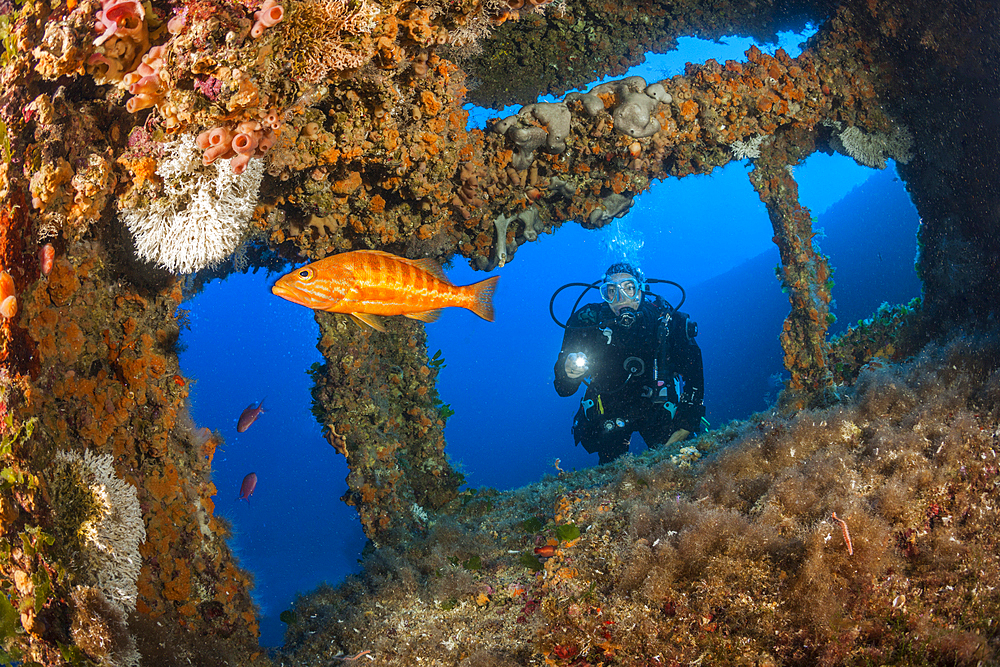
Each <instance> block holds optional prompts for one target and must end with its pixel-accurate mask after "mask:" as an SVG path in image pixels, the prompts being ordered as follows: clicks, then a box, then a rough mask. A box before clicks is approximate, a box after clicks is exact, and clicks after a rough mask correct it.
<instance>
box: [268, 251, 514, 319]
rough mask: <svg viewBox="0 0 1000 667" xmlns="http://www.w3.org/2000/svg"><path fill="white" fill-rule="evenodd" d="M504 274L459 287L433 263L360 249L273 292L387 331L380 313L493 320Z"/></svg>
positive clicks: (299, 272) (300, 273)
mask: <svg viewBox="0 0 1000 667" xmlns="http://www.w3.org/2000/svg"><path fill="white" fill-rule="evenodd" d="M499 279H500V276H493V277H492V278H487V279H486V280H483V281H480V282H478V283H475V284H473V285H459V286H456V285H453V284H452V283H451V281H450V280H448V277H447V276H445V275H444V271H442V270H441V266H440V265H439V264H438V263H437V262H435V261H434V260H432V259H406V258H405V257H397V256H396V255H391V254H389V253H387V252H381V251H378V250H355V251H353V252H344V253H340V254H338V255H332V256H330V257H327V258H326V259H321V260H319V261H318V262H313V263H312V264H307V265H305V266H303V267H302V268H300V269H296V270H295V271H292V272H291V273H288V274H286V275H284V276H282V277H281V278H278V280H277V282H275V283H274V287H272V288H271V292H273V293H274V294H275V295H277V296H280V297H281V298H283V299H288V300H289V301H291V302H292V303H297V304H299V305H300V306H306V307H307V308H312V309H314V310H325V311H327V312H330V313H344V314H347V315H350V316H351V317H353V318H354V319H356V320H358V321H360V322H362V323H364V324H367V325H368V326H370V327H373V328H375V329H378V330H379V331H385V329H384V328H383V327H382V324H381V323H380V322H379V319H378V316H379V315H405V316H406V317H411V318H413V319H415V320H421V321H423V322H433V321H434V320H436V319H437V318H438V317H439V316H440V315H441V309H442V308H448V307H451V306H456V307H459V308H467V309H469V310H471V311H472V312H474V313H475V314H476V315H478V316H479V317H481V318H483V319H484V320H488V321H490V322H492V321H493V291H494V290H495V289H496V284H497V281H498V280H499Z"/></svg>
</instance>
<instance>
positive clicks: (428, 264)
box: [355, 250, 454, 287]
mask: <svg viewBox="0 0 1000 667" xmlns="http://www.w3.org/2000/svg"><path fill="white" fill-rule="evenodd" d="M355 252H358V253H365V254H366V255H379V256H381V257H388V258H389V259H391V260H393V261H396V262H402V263H403V264H409V265H410V266H415V267H417V268H418V269H420V270H421V271H426V272H427V273H429V274H431V275H432V276H434V277H435V278H437V279H438V280H441V281H443V282H444V283H446V284H448V285H452V286H453V287H454V285H453V284H452V282H451V281H450V280H448V276H446V275H445V274H444V269H442V268H441V264H440V263H439V262H437V261H436V260H433V259H431V258H430V257H425V258H423V259H410V258H408V257H401V256H399V255H393V254H392V253H391V252H385V251H384V250H357V251H355Z"/></svg>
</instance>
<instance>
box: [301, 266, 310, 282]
mask: <svg viewBox="0 0 1000 667" xmlns="http://www.w3.org/2000/svg"><path fill="white" fill-rule="evenodd" d="M312 278H313V270H312V269H299V279H300V280H305V281H309V280H312Z"/></svg>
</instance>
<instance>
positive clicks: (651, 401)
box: [555, 293, 705, 463]
mask: <svg viewBox="0 0 1000 667" xmlns="http://www.w3.org/2000/svg"><path fill="white" fill-rule="evenodd" d="M661 304H662V302H661V301H660V300H659V299H658V298H657V297H654V296H651V295H650V294H648V293H647V294H646V295H644V298H643V300H642V303H641V304H640V306H639V310H638V311H636V313H635V315H636V317H635V321H634V322H633V323H632V324H631V326H628V327H626V326H623V324H622V323H620V322H619V321H618V320H616V318H615V314H614V312H613V311H612V310H611V307H610V306H608V305H607V304H605V303H600V304H597V303H592V304H588V305H586V306H584V307H583V308H580V309H579V310H578V311H576V312H575V313H573V316H572V317H570V319H569V321H568V322H567V323H566V334H565V336H564V337H563V345H562V350H561V351H560V352H559V359H558V360H557V361H556V368H555V373H556V379H555V388H556V392H557V393H558V394H559V395H560V396H570V395H572V394H573V393H574V392H576V390H577V389H578V388H579V387H580V382H581V381H582V380H583V378H582V377H581V378H576V379H572V378H570V377H568V376H567V375H566V356H567V355H569V354H571V353H573V352H583V353H584V354H586V355H587V360H588V364H589V374H590V375H591V378H592V379H591V382H590V386H589V387H587V392H586V393H585V394H584V397H583V401H581V403H580V410H579V411H578V412H577V413H576V418H575V419H574V420H573V437H574V439H575V440H576V442H577V443H581V442H582V443H583V448H584V449H586V450H587V452H589V453H591V454H593V453H594V452H597V453H598V455H599V456H600V463H607V462H608V461H612V460H614V459H616V458H618V457H619V456H621V455H623V454H624V453H625V452H627V451H628V443H629V439H630V438H631V436H632V433H633V432H634V431H638V432H639V434H640V435H642V438H643V440H645V441H646V443H647V444H648V445H649V446H650V447H656V446H659V445H662V444H663V443H665V442H666V441H667V440H668V439H669V438H670V435H671V434H672V433H673V432H674V431H676V430H678V429H685V430H687V431H691V432H694V431H697V430H698V429H699V428H700V426H701V419H702V417H704V415H705V406H704V395H705V378H704V372H703V370H702V360H701V348H699V347H698V344H697V343H696V342H695V341H694V335H693V334H694V332H693V331H689V328H690V329H693V328H694V327H693V326H692V327H689V326H688V316H687V315H686V314H684V313H680V312H677V311H671V310H670V309H669V308H667V307H666V306H664V305H661Z"/></svg>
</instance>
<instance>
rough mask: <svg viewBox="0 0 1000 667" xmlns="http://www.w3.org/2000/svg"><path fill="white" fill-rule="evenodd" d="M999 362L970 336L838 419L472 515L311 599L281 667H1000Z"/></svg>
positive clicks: (504, 496)
mask: <svg viewBox="0 0 1000 667" xmlns="http://www.w3.org/2000/svg"><path fill="white" fill-rule="evenodd" d="M998 351H1000V350H998V348H997V341H996V339H995V338H992V337H974V336H969V337H957V338H954V339H953V340H951V341H950V342H948V343H946V344H943V345H938V344H933V345H930V346H928V347H927V348H925V349H924V350H923V351H922V352H920V353H919V354H918V355H916V356H915V357H914V358H912V359H911V360H909V361H907V362H904V363H890V362H888V361H877V362H872V363H870V364H869V365H867V366H866V367H865V368H864V369H862V371H861V374H860V377H859V378H858V381H857V383H856V385H855V386H854V387H853V388H851V389H849V390H845V395H844V397H843V400H842V401H841V402H840V403H839V404H838V405H836V406H834V407H830V408H825V409H810V410H803V411H801V412H799V413H798V414H796V415H795V416H794V417H782V416H780V415H779V414H777V413H775V412H768V413H760V414H756V415H754V416H752V417H751V418H749V419H747V420H744V421H740V422H733V423H730V424H728V425H727V426H725V427H723V428H721V429H718V430H716V431H713V432H710V433H708V434H706V435H704V436H701V437H700V438H698V439H696V440H694V441H691V442H689V443H685V444H684V449H683V450H681V451H680V452H678V451H651V452H648V453H647V454H645V455H643V456H639V457H626V458H625V459H623V460H620V461H618V462H615V463H614V464H611V465H606V466H602V467H600V468H598V469H590V470H584V471H580V472H577V473H566V474H561V475H559V476H558V477H549V478H547V479H546V480H544V481H542V482H540V483H538V484H535V485H532V486H528V487H525V488H522V489H517V490H515V491H510V492H503V493H496V492H494V493H486V494H474V493H471V492H468V493H466V494H463V495H462V496H460V498H459V499H457V500H456V501H455V503H454V505H453V506H452V507H450V508H449V510H450V511H449V512H448V515H447V516H442V517H440V518H437V519H434V520H430V521H428V522H427V524H426V525H425V526H423V527H422V529H421V530H420V531H418V532H417V533H415V534H414V535H412V536H411V538H410V539H409V540H407V541H406V542H405V543H403V544H398V545H396V546H393V547H383V548H381V549H372V550H369V551H368V552H367V553H366V554H365V557H364V559H363V568H364V569H363V571H362V573H361V574H359V575H357V576H352V577H349V578H348V580H347V581H346V582H345V583H344V584H342V585H340V586H338V587H336V588H329V587H324V588H321V589H319V590H317V591H315V592H312V593H309V594H306V595H303V596H301V597H300V598H299V599H298V600H297V601H296V603H295V605H294V607H293V609H292V610H291V611H289V612H286V616H285V619H286V620H287V621H288V623H289V629H288V633H287V644H286V647H285V650H284V651H283V652H282V654H281V659H282V661H284V662H286V664H293V665H321V664H328V663H329V661H330V660H331V659H332V658H334V656H338V655H339V656H347V657H352V656H355V655H358V654H360V653H363V652H365V651H369V652H370V655H372V656H374V657H375V658H376V661H377V662H376V664H387V665H389V664H391V665H416V664H426V665H521V664H539V665H541V664H551V665H653V664H663V665H684V664H691V663H698V664H727V665H728V664H733V665H736V664H741V665H742V664H752V665H779V664H790V665H834V664H851V665H869V664H882V665H886V664H892V665H904V664H905V665H932V664H960V665H975V664H992V663H993V662H994V660H995V656H996V654H997V650H998V648H1000V647H998V631H997V628H996V620H995V619H996V618H997V615H998V613H1000V589H998V585H1000V581H998V579H997V578H998V576H1000V575H998V568H997V566H998V564H1000V563H998V559H1000V552H998V550H997V541H996V534H995V531H994V527H995V525H996V522H997V520H998V518H1000V515H998V512H1000V509H998V507H997V500H998V490H997V485H998V482H1000V477H998V460H997V452H996V449H997V445H996V437H997V435H996V434H997V432H998V428H1000V413H998V412H997V398H998V392H1000V385H998V384H997V382H998V378H1000V368H998V366H997V363H998V359H1000V357H998V355H997V353H998ZM691 448H693V450H692V449H691Z"/></svg>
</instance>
